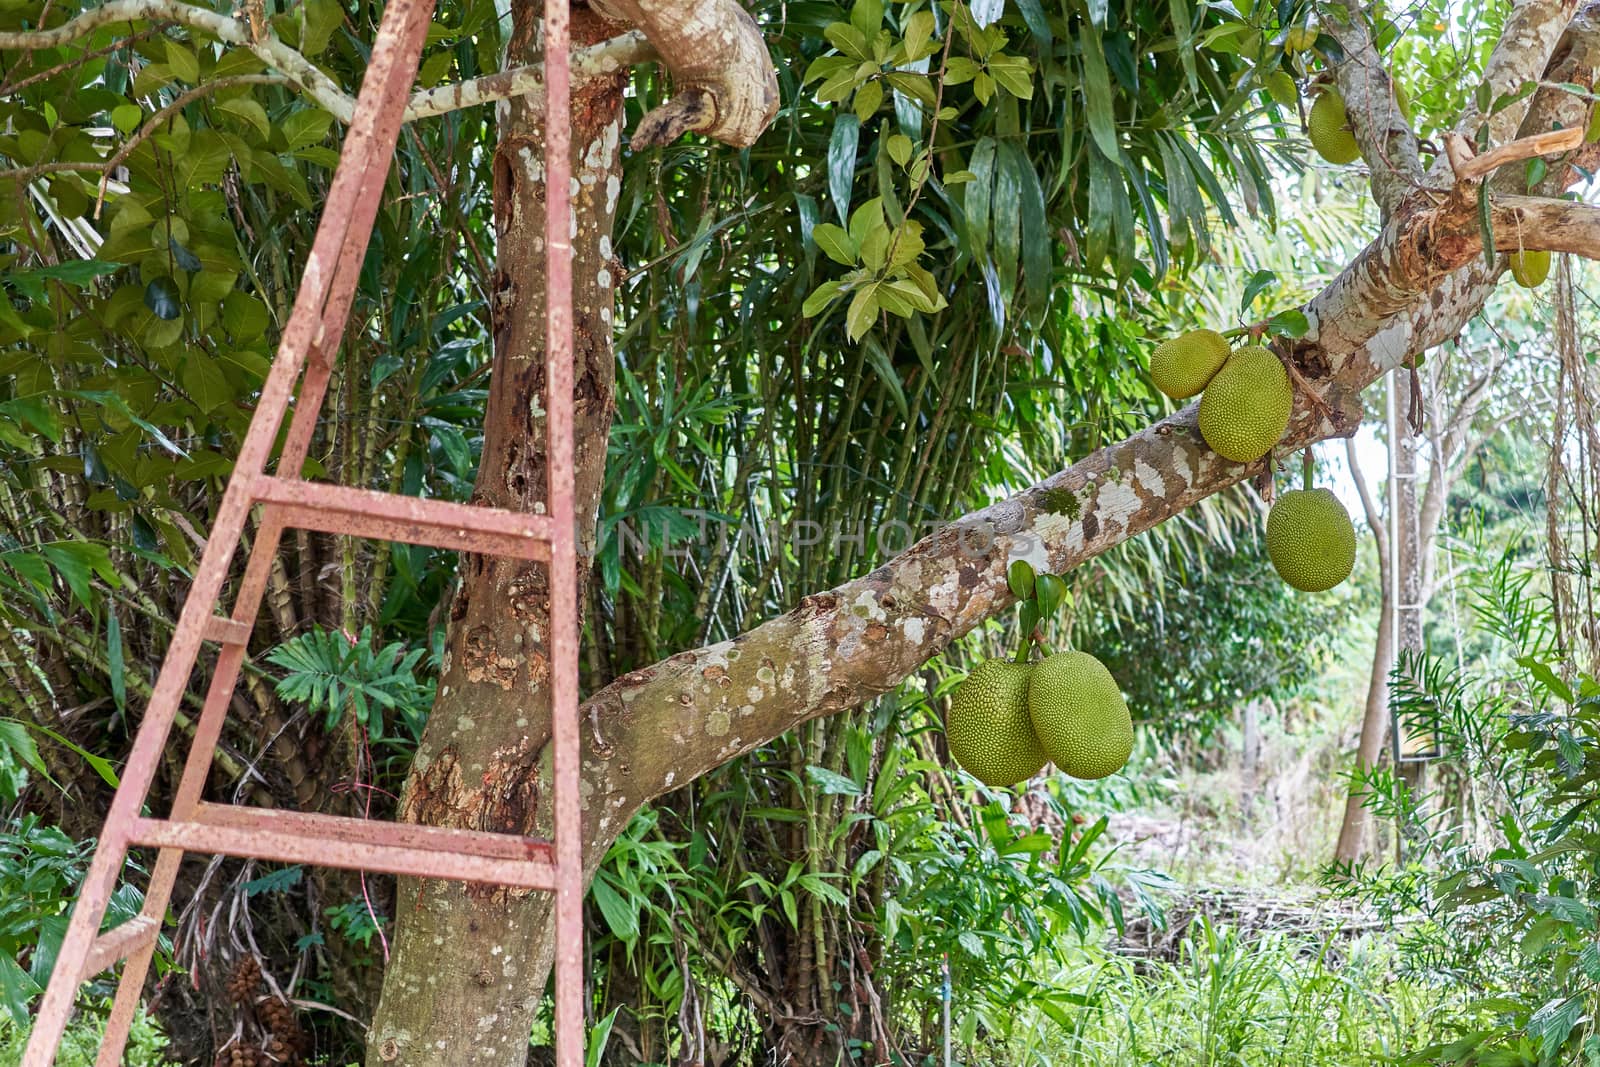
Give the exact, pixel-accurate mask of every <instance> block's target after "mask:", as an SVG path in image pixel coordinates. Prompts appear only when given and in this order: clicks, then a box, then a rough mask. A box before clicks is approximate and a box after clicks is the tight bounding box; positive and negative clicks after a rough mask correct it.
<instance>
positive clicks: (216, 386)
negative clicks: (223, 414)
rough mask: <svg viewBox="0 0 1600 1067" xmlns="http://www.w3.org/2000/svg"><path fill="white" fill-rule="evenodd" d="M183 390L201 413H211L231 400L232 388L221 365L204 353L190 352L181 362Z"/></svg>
mask: <svg viewBox="0 0 1600 1067" xmlns="http://www.w3.org/2000/svg"><path fill="white" fill-rule="evenodd" d="M181 376H182V379H183V388H184V391H185V392H187V393H188V394H189V396H190V398H191V399H192V400H193V401H194V402H195V405H196V406H197V407H199V409H200V410H201V411H206V412H211V411H215V410H216V409H217V408H219V407H221V406H222V405H224V404H226V403H228V402H229V401H231V400H232V399H233V386H231V385H229V384H228V376H227V375H226V374H224V373H223V372H222V367H221V365H220V364H219V363H218V362H217V361H216V360H214V359H212V358H211V357H210V356H208V355H206V354H205V353H204V352H200V351H191V352H190V353H189V355H188V356H187V357H186V358H185V359H184V361H183V372H182V375H181Z"/></svg>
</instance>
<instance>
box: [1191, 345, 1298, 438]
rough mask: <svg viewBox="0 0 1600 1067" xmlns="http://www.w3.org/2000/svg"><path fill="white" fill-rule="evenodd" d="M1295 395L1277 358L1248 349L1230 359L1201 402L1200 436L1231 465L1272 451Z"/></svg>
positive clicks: (1261, 350)
mask: <svg viewBox="0 0 1600 1067" xmlns="http://www.w3.org/2000/svg"><path fill="white" fill-rule="evenodd" d="M1293 407H1294V390H1293V389H1292V388H1290V386H1289V374H1288V372H1287V371H1285V370H1284V369H1283V364H1282V363H1280V362H1279V361H1278V357H1277V356H1275V355H1273V354H1272V353H1271V352H1269V351H1267V350H1266V349H1265V348H1262V347H1261V346H1259V345H1248V346H1246V347H1244V348H1241V349H1239V350H1238V351H1237V352H1235V353H1234V354H1233V355H1231V356H1229V357H1228V362H1226V363H1224V364H1223V365H1222V369H1221V370H1219V371H1218V372H1217V375H1216V377H1214V378H1212V379H1211V384H1209V385H1207V386H1206V392H1205V395H1204V396H1202V397H1201V398H1200V436H1202V437H1204V438H1205V439H1206V444H1208V445H1210V446H1211V449H1212V451H1214V452H1216V453H1217V454H1218V455H1220V456H1223V457H1225V458H1227V459H1231V460H1233V461H1234V462H1235V463H1253V462H1255V461H1256V460H1258V459H1260V458H1261V457H1262V456H1264V455H1266V454H1267V453H1268V452H1270V451H1272V446H1273V445H1275V444H1277V443H1278V441H1279V439H1280V438H1282V437H1283V431H1284V430H1285V429H1287V428H1288V426H1289V412H1290V411H1291V410H1292V409H1293Z"/></svg>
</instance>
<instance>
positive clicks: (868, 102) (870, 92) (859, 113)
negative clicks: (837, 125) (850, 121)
mask: <svg viewBox="0 0 1600 1067" xmlns="http://www.w3.org/2000/svg"><path fill="white" fill-rule="evenodd" d="M882 104H883V82H881V81H878V80H873V81H869V82H867V83H866V84H865V85H863V86H862V87H861V88H859V89H857V90H856V98H855V100H854V101H853V102H852V104H851V107H852V110H854V111H855V115H856V119H857V121H860V122H866V121H867V120H868V119H870V118H871V117H872V116H873V115H875V114H877V111H878V108H879V107H880V106H881V105H882Z"/></svg>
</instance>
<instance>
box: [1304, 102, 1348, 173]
mask: <svg viewBox="0 0 1600 1067" xmlns="http://www.w3.org/2000/svg"><path fill="white" fill-rule="evenodd" d="M1349 123H1350V117H1349V116H1348V115H1347V114H1345V110H1344V97H1342V96H1340V95H1339V94H1338V92H1337V91H1335V90H1333V89H1328V90H1326V91H1325V92H1323V93H1322V95H1321V96H1319V97H1317V101H1316V103H1314V104H1312V105H1311V113H1310V114H1309V115H1307V116H1306V132H1307V134H1308V135H1309V136H1310V137H1311V147H1312V148H1315V149H1316V150H1317V155H1319V156H1321V157H1322V158H1323V159H1325V160H1327V161H1328V162H1329V163H1335V164H1339V165H1343V164H1345V163H1353V162H1355V161H1356V160H1357V159H1359V158H1360V157H1361V148H1360V146H1358V145H1357V144H1356V136H1355V134H1353V133H1351V132H1350V127H1349Z"/></svg>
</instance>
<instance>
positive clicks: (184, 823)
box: [22, 0, 584, 1067]
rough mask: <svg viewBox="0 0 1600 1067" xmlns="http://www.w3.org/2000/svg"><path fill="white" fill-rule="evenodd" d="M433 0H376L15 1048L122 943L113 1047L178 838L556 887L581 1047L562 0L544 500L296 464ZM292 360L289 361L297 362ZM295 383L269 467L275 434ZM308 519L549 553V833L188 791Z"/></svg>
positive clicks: (553, 139)
mask: <svg viewBox="0 0 1600 1067" xmlns="http://www.w3.org/2000/svg"><path fill="white" fill-rule="evenodd" d="M433 5H434V0H390V3H389V4H388V5H387V6H386V7H385V9H384V12H383V20H382V23H381V24H380V26H379V29H378V35H377V39H376V41H375V42H374V45H373V49H372V56H371V62H370V63H369V65H368V67H367V72H366V75H365V77H364V78H363V81H362V86H361V93H360V97H359V99H358V101H357V104H356V110H355V115H354V118H353V120H352V122H351V125H350V129H349V132H348V133H347V135H346V138H345V143H344V149H343V152H342V153H341V156H340V160H339V165H338V168H337V170H336V171H335V172H334V177H333V184H332V186H331V188H330V190H329V195H328V199H327V207H326V210H325V211H324V213H323V217H322V221H321V224H320V225H319V226H318V228H317V234H316V239H315V241H314V243H313V245H312V250H311V255H310V258H309V259H308V260H307V263H306V269H305V273H304V275H303V277H302V279H301V284H300V290H299V292H298V294H297V295H296V298H295V305H294V310H293V313H292V314H291V316H290V319H289V323H288V326H287V327H286V329H285V330H284V333H283V337H282V341H281V343H280V345H279V348H278V356H277V359H276V360H275V361H274V362H273V364H272V369H271V371H270V372H269V374H268V376H267V379H266V382H265V383H264V384H263V386H262V389H261V396H260V400H259V403H258V405H257V408H256V412H255V416H254V418H253V419H252V420H251V423H250V429H249V432H248V433H247V434H246V435H245V439H244V443H243V445H242V446H241V448H240V450H239V457H238V460H237V462H236V464H235V466H234V471H233V476H232V477H231V478H230V480H229V482H228V488H227V491H226V493H225V494H224V495H223V498H222V503H221V506H220V508H219V509H218V512H217V516H216V520H215V522H214V523H213V524H212V527H211V534H210V537H209V538H208V539H207V541H206V548H205V552H204V553H203V555H202V556H201V560H200V565H199V568H198V570H197V571H196V572H195V576H194V582H193V585H192V586H191V587H190V589H189V594H188V597H187V599H186V600H185V602H184V605H183V611H182V613H181V614H180V615H179V617H178V624H177V629H176V630H175V631H174V633H173V637H172V644H171V646H170V647H169V648H168V650H167V655H166V659H165V661H164V662H163V663H162V666H161V673H160V675H159V677H158V678H157V680H156V684H155V688H154V690H153V692H152V693H151V697H150V701H149V706H148V708H147V709H146V711H145V715H144V718H143V720H142V721H141V723H140V724H139V732H138V736H137V737H136V738H135V740H134V744H133V749H132V752H131V754H130V755H129V757H128V762H127V766H126V767H124V768H123V772H122V779H121V784H120V785H119V786H118V788H117V792H116V797H115V799H114V800H113V801H112V804H111V810H110V812H109V814H108V815H107V817H106V823H105V828H104V830H103V831H102V833H101V835H100V840H99V843H98V847H97V848H96V850H95V854H94V859H93V861H92V862H91V863H90V865H89V870H88V873H87V875H86V876H85V878H84V881H83V884H82V886H81V888H80V890H79V897H78V901H77V904H76V905H75V906H74V908H73V912H72V919H71V922H70V924H69V925H68V927H67V932H66V936H65V938H64V940H63V941H62V944H61V949H60V953H59V955H58V958H57V960H56V966H55V971H54V973H53V974H52V975H51V977H50V984H49V987H48V988H47V989H46V991H45V994H44V998H43V1000H42V1001H41V1003H40V1006H39V1010H38V1013H37V1016H36V1018H35V1020H34V1025H33V1032H32V1035H31V1037H30V1038H29V1041H28V1048H27V1052H26V1053H25V1054H24V1056H23V1061H22V1063H23V1067H48V1065H49V1064H50V1063H51V1062H52V1061H53V1060H54V1058H55V1054H56V1049H57V1047H58V1046H59V1044H60V1041H61V1036H62V1034H63V1032H64V1031H65V1029H66V1026H67V1022H68V1020H69V1018H70V1017H71V1014H72V1010H73V1002H74V1000H75V999H76V996H77V991H78V989H79V987H80V986H81V985H82V983H83V982H84V981H86V980H88V979H89V978H92V977H94V976H95V975H97V974H99V973H100V972H101V971H104V970H106V969H107V968H109V967H112V966H114V965H115V964H116V963H117V962H118V961H119V960H126V963H125V964H124V966H123V971H122V976H121V980H120V982H119V984H118V987H117V994H116V999H115V1001H114V1002H113V1004H112V1008H111V1014H110V1018H109V1019H108V1021H107V1023H106V1030H105V1035H104V1038H103V1040H102V1043H101V1046H100V1053H99V1057H98V1059H97V1061H96V1062H97V1064H98V1065H99V1067H115V1065H116V1064H119V1063H120V1062H121V1059H122V1052H123V1047H124V1045H125V1044H126V1042H127V1037H128V1030H129V1027H130V1026H131V1024H132V1022H133V1018H134V1016H135V1014H136V1013H137V1011H138V1008H139V998H140V995H141V991H142V988H143V985H144V979H145V974H146V972H147V971H148V969H149V966H150V960H151V957H152V955H153V954H154V952H155V947H156V940H157V936H158V934H159V933H160V930H161V925H162V923H163V921H164V919H165V916H166V911H167V904H168V901H169V900H170V898H171V896H172V888H173V883H174V881H175V880H176V877H177V873H178V866H179V864H180V863H181V862H182V859H183V855H184V853H185V852H200V853H215V854H223V855H229V856H241V857H253V858H257V859H266V860H276V861H281V862H286V863H311V864H317V865H321V866H331V867H344V868H353V869H361V870H370V871H385V872H389V873H392V874H400V875H411V876H415V877H424V878H441V879H448V880H452V881H472V882H490V883H496V884H502V885H513V886H522V887H529V888H533V889H539V890H545V891H551V892H554V893H555V897H556V900H555V915H556V967H555V973H556V1003H555V1009H556V1010H555V1035H556V1059H557V1063H558V1064H560V1067H579V1065H580V1064H581V1063H582V1060H583V1056H584V1031H583V1004H582V991H583V978H582V964H581V958H582V952H583V928H582V910H581V909H582V903H583V871H582V844H581V839H580V838H579V833H580V826H579V797H578V719H577V713H578V616H577V595H576V593H577V588H576V581H577V573H576V545H575V543H574V527H573V482H572V478H573V440H572V433H573V427H572V381H573V368H572V265H571V242H570V238H569V236H568V235H569V233H570V229H569V223H568V214H569V204H568V201H569V189H568V186H569V183H570V173H571V158H570V152H571V146H570V121H569V115H570V108H571V87H570V79H569V75H570V57H569V39H570V35H569V18H568V15H569V10H568V0H546V4H545V11H544V40H545V55H546V57H547V61H546V68H545V86H544V89H545V108H546V111H545V114H546V122H545V137H546V141H545V167H546V173H547V174H548V181H547V183H546V215H545V218H546V231H545V232H546V235H547V243H546V248H547V256H548V279H547V285H548V289H547V293H546V299H547V303H546V308H547V314H546V318H547V326H546V345H545V351H546V360H547V375H546V382H547V388H548V396H547V398H546V404H545V407H546V410H547V412H548V417H547V423H546V428H547V433H548V437H549V440H548V449H549V453H548V454H549V464H548V469H549V472H550V475H549V489H548V493H549V500H548V502H547V507H546V513H545V514H544V515H527V514H521V513H516V512H510V511H505V510H499V509H493V508H482V507H472V506H468V505H465V504H456V503H450V502H447V501H439V500H427V499H419V498H414V497H404V496H395V495H392V494H386V493H375V492H370V491H367V490H364V489H353V488H346V487H343V486H337V485H329V484H321V483H313V482H308V481H304V480H302V479H301V477H300V472H301V470H302V468H303V466H304V463H305V459H306V454H307V452H308V450H309V448H310V445H311V437H312V433H313V430H314V429H315V426H316V421H317V415H318V411H319V409H320V408H321V406H322V400H323V397H324V395H325V393H326V392H327V387H328V379H329V375H330V374H331V372H332V369H333V367H332V361H333V359H334V357H335V356H336V354H337V348H338V342H339V338H340V337H341V336H342V334H343V332H344V326H345V322H346V320H347V318H348V316H349V312H350V305H351V301H352V299H353V296H354V293H355V287H356V282H357V276H358V274H359V272H360V269H361V264H362V260H363V258H364V256H365V254H366V250H367V244H368V241H369V239H370V237H371V233H372V225H373V221H374V219H375V218H376V216H377V210H378V204H379V200H380V197H381V194H382V191H383V186H384V183H385V180H386V178H387V175H388V172H389V165H390V163H391V161H392V159H393V156H394V149H395V143H396V141H397V139H398V137H399V133H400V126H401V121H402V118H403V113H404V110H405V106H406V103H407V100H408V97H409V91H410V88H411V85H412V82H413V81H414V79H415V78H416V73H417V64H418V61H419V58H420V56H421V54H422V47H423V43H424V41H425V40H426V37H427V29H428V23H429V20H430V19H431V17H432V13H433ZM302 372H303V379H302ZM297 381H298V382H299V383H300V389H299V397H298V401H297V402H296V403H294V405H293V406H294V415H293V418H292V420H291V421H290V424H289V429H288V433H287V435H286V436H285V438H284V442H283V447H282V451H281V453H280V457H279V460H278V464H277V468H276V470H277V473H276V474H275V475H269V474H268V473H267V463H268V460H269V458H270V456H271V453H272V450H273V445H274V442H275V440H276V439H277V436H278V431H279V428H280V427H281V426H282V424H283V420H284V416H285V414H286V413H287V412H288V409H289V407H290V402H291V397H292V395H293V393H294V390H295V384H296V382H297ZM258 504H259V505H262V513H261V519H260V523H259V526H258V528H257V531H256V537H255V542H254V544H253V546H252V548H251V552H250V556H249V559H248V562H247V563H246V565H245V569H244V576H243V579H242V581H241V582H240V583H239V588H238V596H237V598H236V599H235V603H234V607H233V611H232V613H231V614H230V615H228V616H220V615H218V614H216V606H217V604H218V603H219V599H220V596H221V593H222V590H223V584H224V582H225V580H226V579H227V577H228V573H229V569H230V565H231V563H232V560H233V556H234V551H235V549H236V547H237V546H238V544H239V542H240V537H241V535H242V534H243V532H244V528H245V521H246V519H247V517H248V516H249V513H250V511H251V509H252V507H254V506H255V505H258ZM288 528H304V529H311V530H321V531H325V532H329V533H338V534H350V535H356V536H365V537H373V538H381V539H386V540H393V541H405V542H411V543H415V544H425V545H435V546H438V547H442V548H450V549H457V550H460V551H465V552H482V553H488V554H493V555H503V556H511V557H517V558H522V559H529V560H537V561H541V562H544V563H546V564H547V565H548V566H549V568H550V592H551V599H550V615H551V623H550V625H551V648H550V653H551V676H550V679H551V681H550V684H551V690H552V702H553V707H552V713H553V726H552V733H553V737H552V743H553V745H554V765H555V766H554V769H555V817H554V827H555V831H554V840H553V841H544V840H540V839H536V838H531V837H523V836H517V835H511V834H496V833H482V832H475V831H465V830H451V829H444V828H439V827H429V826H416V825H406V824H396V823H386V822H369V821H366V820H362V819H354V818H340V817H335V816H329V815H320V814H312V813H304V812H292V811H279V810H271V809H262V808H247V807H238V806H234V805H230V804H213V803H207V802H205V801H202V800H201V793H202V791H203V790H204V787H205V782H206V776H207V773H208V772H209V770H210V767H211V761H212V756H213V753H214V751H215V749H216V745H217V741H218V738H219V737H220V735H221V733H222V727H223V722H224V719H225V717H226V714H227V709H228V705H229V702H230V700H231V698H232V695H233V690H234V684H235V682H236V681H237V679H238V675H239V670H240V666H241V664H242V663H243V661H244V657H245V645H246V642H247V641H248V640H249V637H250V631H251V628H252V626H253V624H254V622H255V619H256V615H257V612H258V610H259V608H260V605H261V597H262V593H263V591H264V589H265V587H266V582H267V576H268V572H269V571H270V569H271V565H272V560H273V557H274V556H275V555H276V553H277V550H278V544H279V541H280V539H281V537H282V535H283V531H284V530H285V529H288ZM205 642H215V643H216V644H217V645H219V646H220V649H219V651H218V655H217V664H216V669H215V671H214V672H213V674H212V676H211V683H210V688H209V690H208V691H207V694H206V700H205V705H204V708H203V710H202V711H201V714H200V718H199V720H198V722H197V723H196V724H195V727H194V737H193V743H192V745H191V747H190V749H189V754H188V758H187V760H186V762H185V764H184V769H183V775H182V777H181V778H180V780H179V785H178V791H177V796H176V799H175V801H174V803H173V806H172V812H171V814H170V816H169V817H168V818H165V819H159V818H150V817H148V816H146V815H145V814H143V809H144V807H145V803H146V800H147V797H148V793H149V790H150V786H151V782H152V780H153V779H154V777H155V773H156V769H157V766H158V764H159V762H160V758H161V754H162V748H163V746H164V745H165V744H166V740H167V735H168V733H169V732H170V730H171V727H172V723H173V720H174V717H175V716H176V714H177V711H178V704H179V701H180V700H181V699H182V698H183V695H184V692H185V690H186V689H187V687H188V683H189V678H190V674H191V672H192V671H193V670H194V667H195V664H196V662H197V660H198V658H199V655H200V652H201V648H202V645H203V644H204V643H205ZM135 846H143V847H150V848H158V849H160V852H159V855H158V858H157V860H156V864H155V869H154V871H153V872H152V874H151V877H150V884H149V887H148V888H147V889H146V892H145V899H144V907H143V910H142V911H141V912H140V914H139V915H138V916H137V917H136V918H133V919H131V920H129V921H127V922H125V923H123V924H122V925H121V926H118V927H116V928H115V929H113V930H109V931H107V932H105V933H100V932H99V930H100V923H101V921H102V920H103V918H104V916H105V911H106V906H107V903H108V902H109V901H110V898H111V894H112V891H113V890H114V889H115V888H116V884H117V879H118V876H119V874H120V872H121V870H122V867H123V862H124V860H125V858H126V856H127V853H128V850H129V848H131V847H135Z"/></svg>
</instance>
